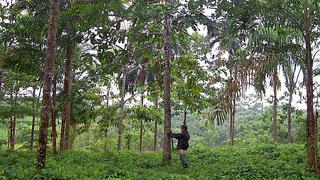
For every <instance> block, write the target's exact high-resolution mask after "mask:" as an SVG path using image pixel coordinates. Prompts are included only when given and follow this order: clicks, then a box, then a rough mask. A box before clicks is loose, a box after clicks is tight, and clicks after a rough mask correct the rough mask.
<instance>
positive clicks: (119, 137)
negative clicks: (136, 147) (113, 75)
mask: <svg viewBox="0 0 320 180" xmlns="http://www.w3.org/2000/svg"><path fill="white" fill-rule="evenodd" d="M122 71H123V77H122V84H121V91H120V98H121V100H120V119H119V128H118V145H117V150H118V151H120V150H121V145H122V134H123V132H122V131H123V118H124V96H125V94H126V92H125V87H126V78H127V65H125V66H124V67H123V70H122Z"/></svg>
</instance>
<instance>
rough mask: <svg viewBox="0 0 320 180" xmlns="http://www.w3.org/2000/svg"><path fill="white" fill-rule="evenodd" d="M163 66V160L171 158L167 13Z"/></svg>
mask: <svg viewBox="0 0 320 180" xmlns="http://www.w3.org/2000/svg"><path fill="white" fill-rule="evenodd" d="M170 3H171V0H165V5H166V6H169V5H170ZM164 29H165V32H164V67H163V83H164V85H163V91H164V93H163V100H164V128H163V130H164V132H163V136H164V137H163V161H164V162H167V161H170V160H171V145H170V141H171V140H170V139H171V138H170V137H169V136H168V134H169V133H170V132H171V102H170V101H171V95H170V90H171V87H170V81H171V80H170V79H171V77H170V60H171V47H170V34H171V20H170V17H169V16H168V15H167V17H166V18H165V25H164Z"/></svg>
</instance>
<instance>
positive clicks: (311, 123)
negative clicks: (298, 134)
mask: <svg viewBox="0 0 320 180" xmlns="http://www.w3.org/2000/svg"><path fill="white" fill-rule="evenodd" d="M304 28H305V29H304V31H305V32H304V39H305V44H306V51H305V52H306V57H305V58H306V59H305V64H306V69H307V74H306V81H307V84H306V91H307V92H306V93H307V121H306V122H307V124H306V125H307V143H308V163H309V167H310V169H311V170H312V171H313V172H314V173H315V174H316V175H319V169H318V163H317V127H316V124H317V123H316V119H315V117H314V110H313V59H312V53H311V52H312V49H311V18H310V7H309V4H308V0H304Z"/></svg>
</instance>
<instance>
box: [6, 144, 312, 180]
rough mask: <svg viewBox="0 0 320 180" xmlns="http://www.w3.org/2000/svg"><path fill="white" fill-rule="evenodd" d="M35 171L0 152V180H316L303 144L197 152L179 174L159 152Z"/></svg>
mask: <svg viewBox="0 0 320 180" xmlns="http://www.w3.org/2000/svg"><path fill="white" fill-rule="evenodd" d="M48 156H49V157H48V159H47V164H46V168H45V169H44V170H42V171H41V172H38V171H36V170H35V168H34V166H35V163H36V152H34V151H27V150H16V151H10V150H0V179H316V177H314V176H313V175H312V173H310V172H309V171H308V170H307V169H306V167H307V166H306V158H305V157H306V151H305V148H304V147H303V145H296V144H293V145H276V146H273V145H259V146H254V147H231V148H230V147H223V148H214V149H206V148H197V147H193V148H192V149H190V151H189V154H188V156H189V161H190V168H188V169H184V168H183V167H182V166H181V164H180V161H179V157H178V156H177V155H176V154H175V153H173V159H172V162H171V163H169V164H163V163H162V154H161V152H156V153H144V154H138V153H134V152H129V151H122V152H120V153H119V152H116V151H106V152H98V151H96V150H86V149H81V150H74V151H69V152H66V153H64V154H63V155H61V156H58V158H57V160H53V159H52V158H51V157H50V155H49V154H48Z"/></svg>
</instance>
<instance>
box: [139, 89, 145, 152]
mask: <svg viewBox="0 0 320 180" xmlns="http://www.w3.org/2000/svg"><path fill="white" fill-rule="evenodd" d="M143 105H144V104H143V92H142V93H141V106H142V107H143ZM142 136H143V119H140V141H139V152H140V153H141V152H142Z"/></svg>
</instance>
